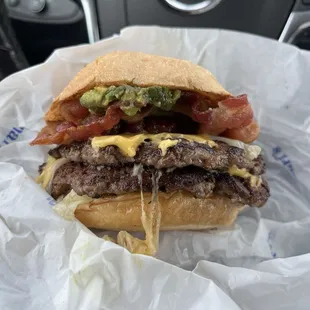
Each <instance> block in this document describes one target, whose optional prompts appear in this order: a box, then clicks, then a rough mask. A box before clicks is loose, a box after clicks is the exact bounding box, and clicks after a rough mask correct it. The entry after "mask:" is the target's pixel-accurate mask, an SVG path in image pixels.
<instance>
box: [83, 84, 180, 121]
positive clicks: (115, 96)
mask: <svg viewBox="0 0 310 310" xmlns="http://www.w3.org/2000/svg"><path fill="white" fill-rule="evenodd" d="M180 96H181V91H179V90H176V89H169V88H167V87H162V86H150V87H136V86H129V85H121V86H110V87H95V88H94V89H92V90H89V91H87V92H86V93H84V94H83V96H82V97H81V98H80V103H81V105H82V106H84V107H85V108H87V109H89V111H90V112H91V113H95V114H100V113H104V111H105V110H106V109H107V107H108V105H109V103H111V102H113V101H119V102H120V103H121V106H120V109H121V110H122V111H123V112H124V113H125V114H127V115H128V116H134V115H136V113H137V112H139V111H140V109H141V108H143V107H145V106H147V105H149V104H151V105H153V106H154V107H157V108H160V109H162V110H165V111H170V110H171V109H172V107H173V106H174V105H175V103H176V101H177V100H178V99H179V98H180Z"/></svg>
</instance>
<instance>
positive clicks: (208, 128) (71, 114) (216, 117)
mask: <svg viewBox="0 0 310 310" xmlns="http://www.w3.org/2000/svg"><path fill="white" fill-rule="evenodd" d="M151 111H152V107H146V108H144V109H143V110H142V111H141V112H140V113H138V114H137V115H135V116H133V117H129V116H127V115H125V114H124V112H122V111H121V109H120V103H119V102H114V103H113V104H111V105H110V106H109V107H108V109H107V110H106V114H105V115H93V114H89V112H88V110H87V109H86V108H84V107H82V106H81V105H80V103H79V101H78V100H76V101H71V102H68V103H65V104H63V105H62V106H61V113H62V116H63V117H64V119H65V120H66V121H65V122H62V123H59V122H54V123H49V124H48V125H47V126H46V127H44V128H43V129H42V130H41V132H40V133H39V134H38V136H37V137H36V138H35V139H34V141H32V142H31V145H35V144H67V143H71V142H72V141H84V140H87V139H88V138H90V137H94V136H98V135H101V134H103V133H104V132H106V131H108V130H110V129H112V128H113V127H114V126H115V125H117V124H118V123H119V122H120V120H121V119H124V120H125V121H126V122H128V123H130V122H138V121H140V122H141V120H143V119H144V118H145V117H146V116H147V115H149V114H150V112H151ZM174 111H175V112H179V113H183V114H186V115H188V116H190V117H191V118H192V119H193V120H194V121H196V122H198V123H199V124H200V125H199V133H200V134H211V135H223V136H225V137H229V138H232V139H238V140H241V141H243V142H246V143H247V142H250V141H253V140H255V139H256V138H257V136H258V133H259V126H258V124H257V123H256V122H255V121H254V120H253V110H252V108H251V106H250V104H249V102H248V99H247V96H246V95H240V96H237V97H229V98H227V99H225V100H222V101H220V102H219V103H218V104H217V105H216V106H215V104H211V103H210V102H208V101H206V100H205V99H203V98H202V97H200V96H198V95H196V94H193V93H185V94H184V95H183V96H182V97H181V98H180V99H179V100H178V103H177V105H176V106H175V108H174ZM160 125H161V126H159V127H160V128H159V129H158V130H162V129H165V128H166V127H167V124H164V123H163V122H161V124H160ZM129 127H130V126H129ZM153 127H154V126H153ZM165 130H166V129H165Z"/></svg>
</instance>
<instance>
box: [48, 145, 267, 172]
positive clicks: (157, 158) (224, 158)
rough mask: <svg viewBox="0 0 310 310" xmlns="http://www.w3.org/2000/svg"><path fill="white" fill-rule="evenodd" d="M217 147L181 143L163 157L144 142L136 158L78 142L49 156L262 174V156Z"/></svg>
mask: <svg viewBox="0 0 310 310" xmlns="http://www.w3.org/2000/svg"><path fill="white" fill-rule="evenodd" d="M216 143H217V145H218V146H217V147H213V148H212V147H210V146H209V145H208V144H202V143H198V142H190V141H187V140H184V139H183V140H182V141H181V142H179V143H178V144H176V145H175V146H172V147H170V148H169V149H168V150H167V153H166V154H165V155H164V156H163V155H162V153H161V150H160V149H159V148H158V146H157V145H156V144H154V143H152V142H144V143H142V144H141V145H140V146H139V148H138V149H137V153H136V155H135V157H126V156H125V155H123V154H122V153H121V151H120V150H119V148H118V147H117V146H106V147H104V148H100V149H94V148H92V146H91V144H90V142H77V143H73V144H71V145H60V146H58V147H56V148H55V149H53V150H50V151H49V154H50V155H51V156H53V157H55V158H61V157H64V158H67V159H69V160H70V161H75V162H83V163H88V164H92V165H108V166H118V165H119V164H130V163H131V164H133V163H136V164H142V165H143V166H151V167H154V168H156V169H163V168H175V167H177V168H182V167H186V166H189V165H192V166H196V167H200V168H204V169H208V170H220V171H227V169H228V168H229V167H231V166H233V165H236V166H237V167H239V168H246V169H247V170H248V171H249V172H250V173H252V174H254V175H260V174H263V173H264V171H265V164H264V161H263V158H262V156H258V157H257V158H256V159H254V160H250V159H248V158H247V157H246V154H245V151H244V150H243V149H241V148H238V147H234V146H230V145H228V144H226V143H224V142H220V141H217V142H216Z"/></svg>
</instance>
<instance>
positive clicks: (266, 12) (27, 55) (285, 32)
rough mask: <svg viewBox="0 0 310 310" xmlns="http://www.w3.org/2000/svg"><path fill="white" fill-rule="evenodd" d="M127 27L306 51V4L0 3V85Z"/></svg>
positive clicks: (241, 0)
mask: <svg viewBox="0 0 310 310" xmlns="http://www.w3.org/2000/svg"><path fill="white" fill-rule="evenodd" d="M132 25H159V26H168V27H195V28H222V29H231V30H237V31H242V32H246V33H252V34H256V35H260V36H264V37H268V38H272V39H275V40H279V41H281V42H286V43H289V44H293V45H296V46H298V47H299V48H302V49H305V50H310V0H272V1H270V0H261V1H257V0H153V1H145V0H130V1H126V0H113V1H111V0H2V1H0V80H1V79H3V78H5V77H6V76H8V75H10V74H12V73H14V72H16V71H19V70H22V69H25V68H27V67H29V66H33V65H36V64H39V63H41V62H43V61H45V60H46V59H47V58H48V57H49V56H50V54H51V53H52V52H53V51H54V50H55V49H58V48H61V47H66V46H72V45H77V44H85V43H93V42H95V41H98V40H100V39H103V38H107V37H109V36H112V35H113V34H117V33H119V32H120V30H121V29H122V28H124V27H126V26H132Z"/></svg>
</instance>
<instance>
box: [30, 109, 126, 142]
mask: <svg viewBox="0 0 310 310" xmlns="http://www.w3.org/2000/svg"><path fill="white" fill-rule="evenodd" d="M122 116H123V112H122V111H121V110H120V109H119V104H117V103H116V104H113V105H111V106H109V108H108V109H107V111H106V114H105V115H101V116H100V115H89V116H88V117H86V118H85V119H84V120H83V121H82V122H81V124H80V125H78V126H76V125H75V124H74V123H71V122H62V123H59V122H55V123H50V124H48V125H47V126H46V127H44V128H43V129H42V130H41V132H40V133H39V134H38V136H37V137H36V138H35V139H34V140H33V141H32V142H31V145H35V144H67V143H70V142H72V141H84V140H87V139H88V138H90V137H94V136H98V135H100V134H102V133H103V132H104V131H107V130H109V129H111V128H113V127H114V126H115V125H117V124H118V123H119V121H120V119H121V117H122Z"/></svg>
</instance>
